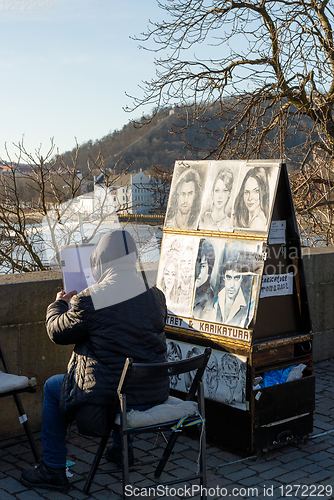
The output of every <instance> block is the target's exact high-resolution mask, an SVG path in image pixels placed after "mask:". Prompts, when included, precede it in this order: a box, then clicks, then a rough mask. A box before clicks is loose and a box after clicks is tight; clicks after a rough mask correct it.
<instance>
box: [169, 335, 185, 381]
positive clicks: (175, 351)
mask: <svg viewBox="0 0 334 500" xmlns="http://www.w3.org/2000/svg"><path fill="white" fill-rule="evenodd" d="M181 359H182V352H181V347H180V346H179V345H178V344H177V343H176V342H173V341H172V340H170V341H169V342H168V343H167V361H180V360H181ZM179 380H181V379H180V376H179V375H172V376H171V377H169V385H170V388H171V389H175V388H176V386H177V384H178V382H179Z"/></svg>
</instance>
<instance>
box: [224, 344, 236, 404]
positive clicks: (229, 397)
mask: <svg viewBox="0 0 334 500" xmlns="http://www.w3.org/2000/svg"><path fill="white" fill-rule="evenodd" d="M221 366H222V379H223V383H224V385H225V387H224V389H225V391H224V392H225V400H224V403H227V404H231V403H235V392H236V388H237V385H238V382H239V362H238V360H237V358H236V357H235V356H232V354H224V355H223V356H222V358H221Z"/></svg>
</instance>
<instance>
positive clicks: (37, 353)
mask: <svg viewBox="0 0 334 500" xmlns="http://www.w3.org/2000/svg"><path fill="white" fill-rule="evenodd" d="M303 262H304V269H305V276H306V284H307V294H308V301H309V308H310V314H311V321H312V327H313V332H314V349H313V351H314V356H313V357H314V361H315V362H317V361H321V360H324V359H328V358H330V357H334V342H333V332H334V321H333V315H334V310H333V309H334V308H333V297H334V247H326V248H315V249H306V250H305V251H304V258H303ZM146 276H147V279H148V281H150V282H151V283H155V282H156V276H157V269H156V266H153V265H152V264H151V265H150V266H147V269H146ZM61 287H62V276H61V272H60V271H43V272H34V273H27V274H21V275H6V276H0V303H1V316H0V340H1V343H2V345H3V348H4V351H5V354H6V356H7V360H8V363H9V367H10V370H11V372H12V373H14V374H16V375H25V376H27V377H28V378H31V377H36V380H37V391H36V393H35V394H22V395H21V399H22V402H23V406H24V409H25V411H26V413H27V415H28V418H29V422H30V425H31V428H32V430H33V431H38V430H40V428H41V415H42V402H43V385H44V382H45V380H47V379H48V378H49V377H51V376H52V375H55V374H57V373H64V370H65V368H66V366H67V363H68V360H69V358H70V355H71V352H72V349H73V345H68V346H59V345H55V344H53V343H52V342H51V341H50V340H49V338H48V336H47V334H46V330H45V324H44V321H45V311H46V308H47V306H48V305H49V304H50V303H51V302H52V301H53V300H54V299H55V296H56V293H57V291H58V289H59V288H61ZM23 433H24V430H23V428H22V426H21V425H20V423H19V420H18V412H17V409H16V406H15V403H14V400H13V398H12V397H8V398H2V399H0V440H1V439H4V438H7V437H11V436H17V435H19V434H23Z"/></svg>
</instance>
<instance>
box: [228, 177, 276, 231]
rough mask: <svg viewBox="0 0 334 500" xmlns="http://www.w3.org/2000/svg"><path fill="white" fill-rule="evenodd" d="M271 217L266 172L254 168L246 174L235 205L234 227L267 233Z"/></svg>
mask: <svg viewBox="0 0 334 500" xmlns="http://www.w3.org/2000/svg"><path fill="white" fill-rule="evenodd" d="M268 216H269V184H268V178H267V173H266V170H265V169H264V168H263V167H254V168H251V169H250V170H248V172H247V173H246V175H245V177H244V179H243V181H242V184H241V187H240V190H239V193H238V195H237V197H236V201H235V205H234V222H233V225H234V227H240V228H248V229H253V230H254V231H266V229H267V225H268Z"/></svg>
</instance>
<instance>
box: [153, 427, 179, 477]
mask: <svg viewBox="0 0 334 500" xmlns="http://www.w3.org/2000/svg"><path fill="white" fill-rule="evenodd" d="M177 437H178V432H173V433H172V435H171V436H170V438H169V440H168V444H167V446H166V448H165V451H164V453H163V455H162V457H161V459H160V461H159V463H158V466H157V468H156V470H155V473H154V478H155V479H159V477H160V476H161V474H162V471H163V470H164V468H165V465H166V463H167V461H168V459H169V455H170V454H171V453H172V451H173V448H174V445H175V443H176V440H177Z"/></svg>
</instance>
